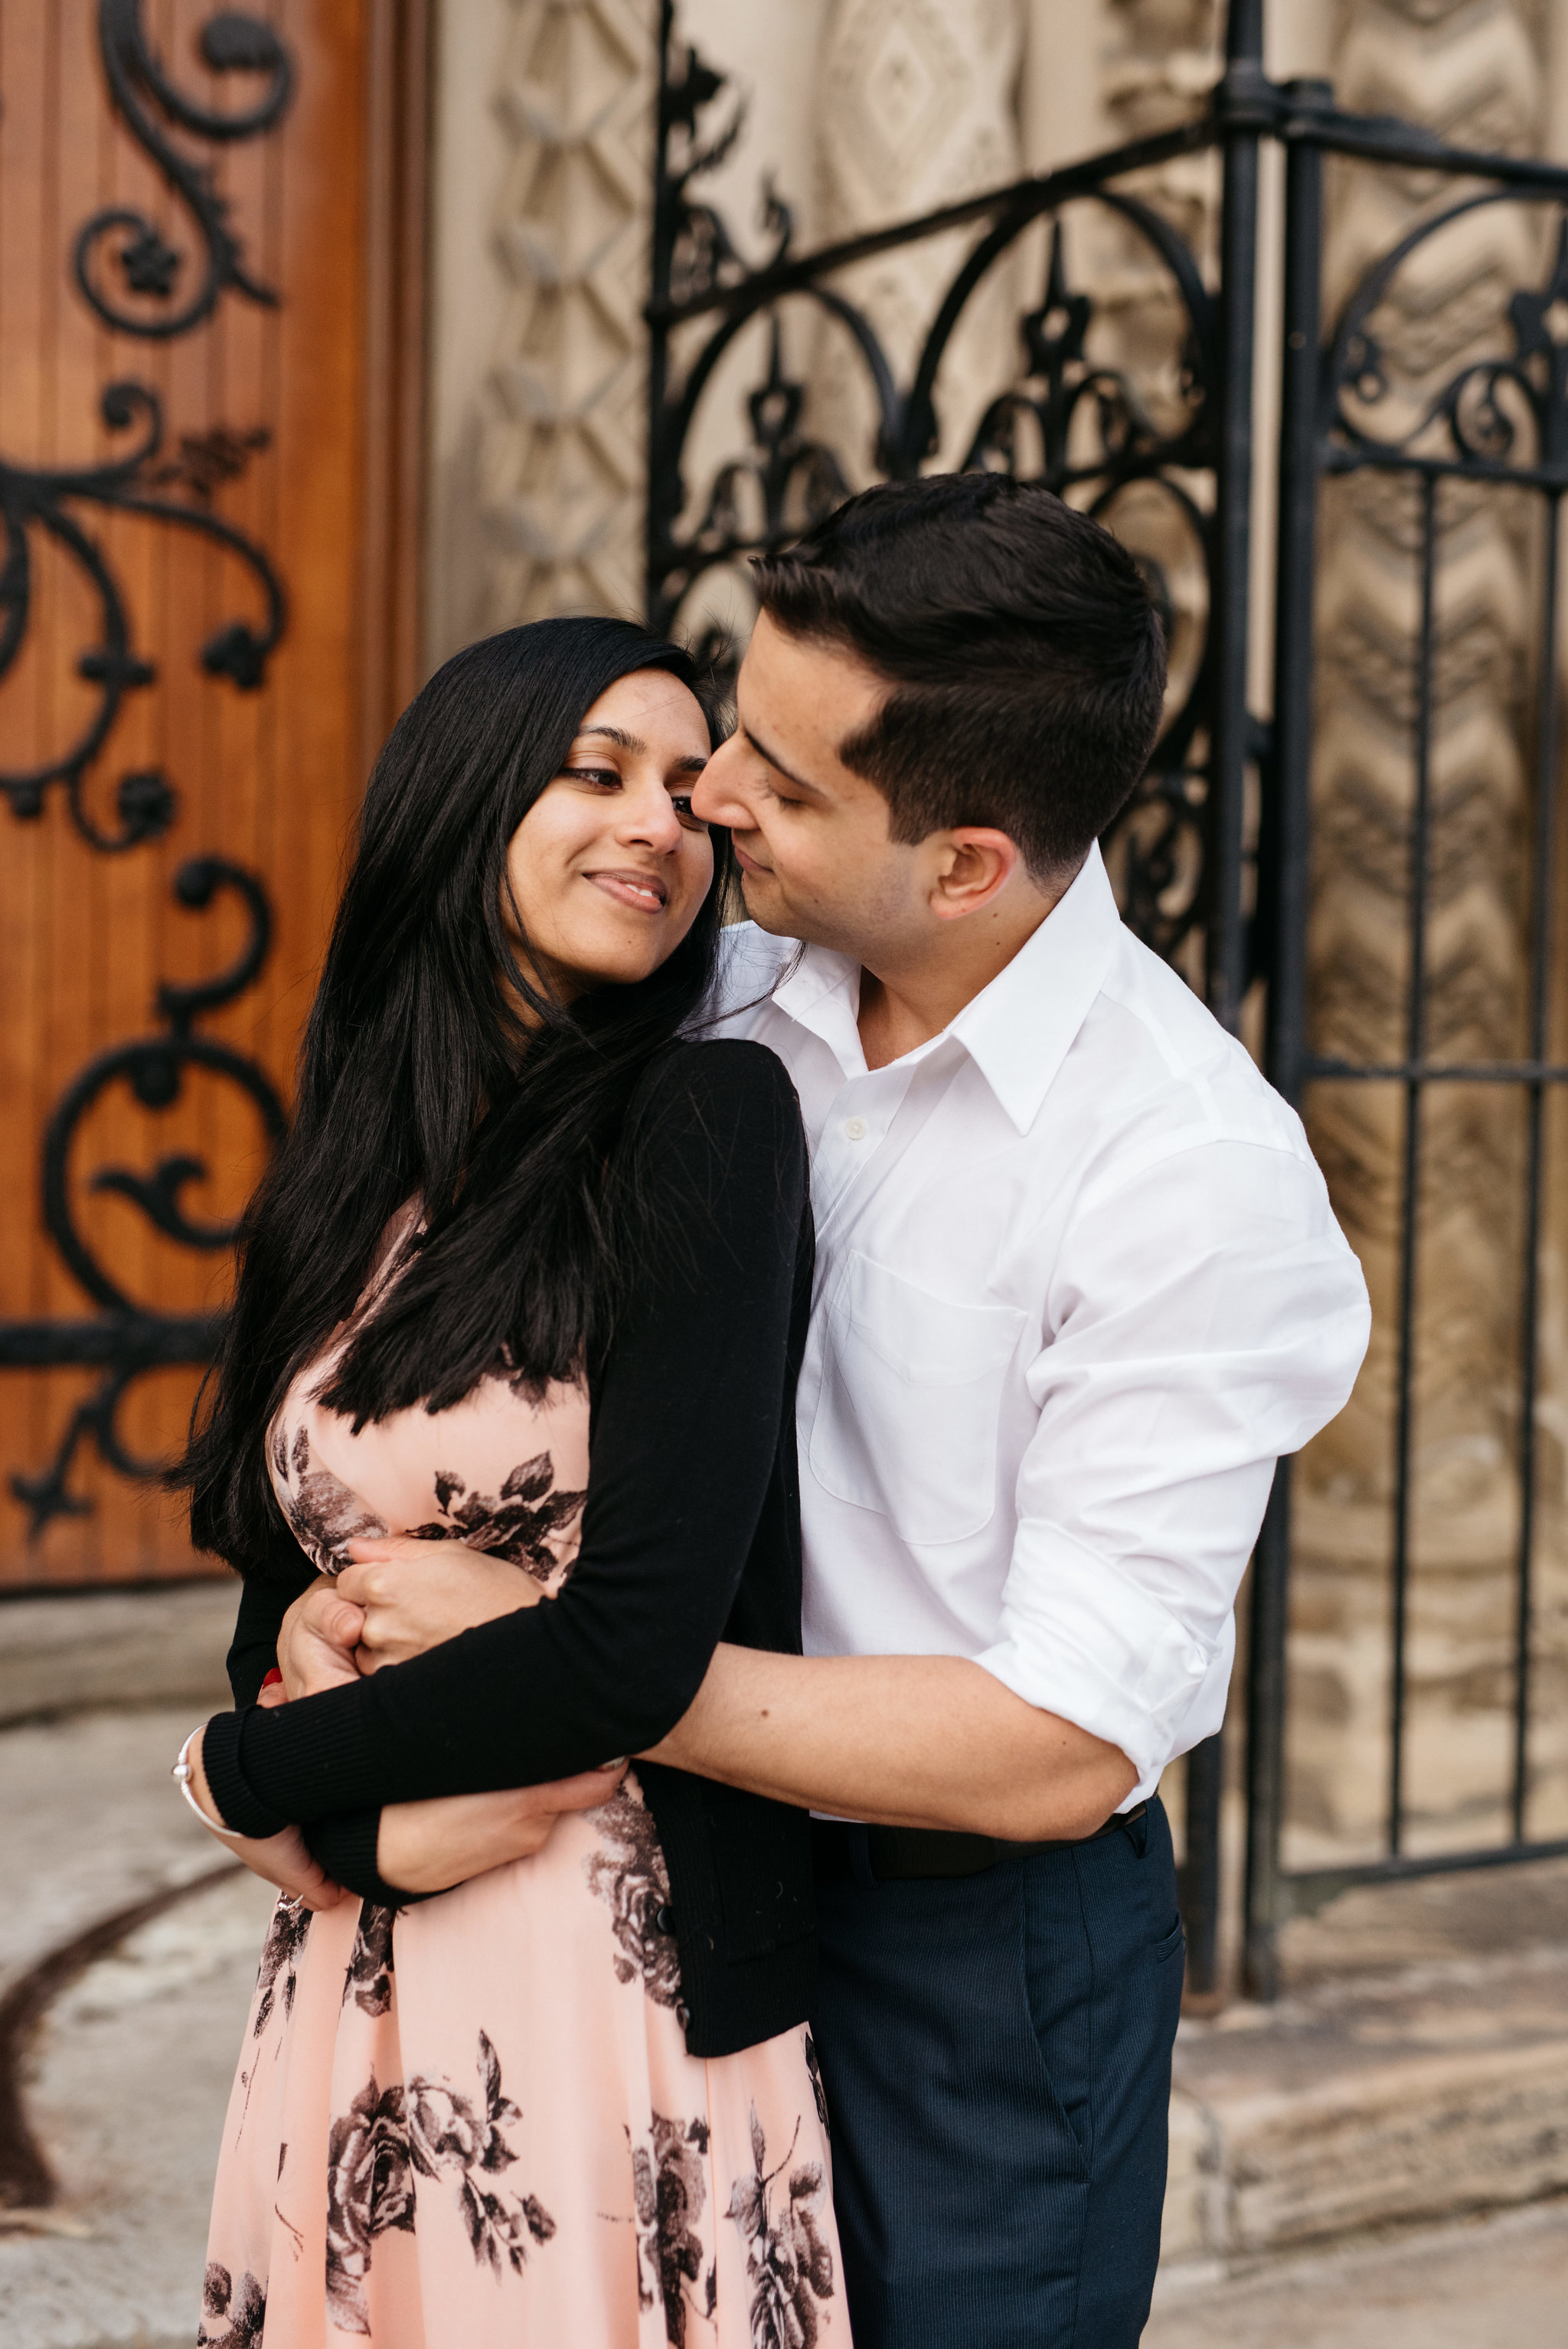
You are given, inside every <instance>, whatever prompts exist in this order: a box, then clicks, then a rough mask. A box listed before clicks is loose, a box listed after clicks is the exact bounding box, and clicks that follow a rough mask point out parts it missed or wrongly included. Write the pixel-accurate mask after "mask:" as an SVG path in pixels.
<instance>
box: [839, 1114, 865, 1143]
mask: <svg viewBox="0 0 1568 2349" xmlns="http://www.w3.org/2000/svg"><path fill="white" fill-rule="evenodd" d="M844 1132H845V1133H847V1134H848V1135H849V1137H850V1140H851V1142H863V1141H864V1140H865V1138H866V1122H865V1119H864V1118H863V1117H847V1118H845V1120H844Z"/></svg>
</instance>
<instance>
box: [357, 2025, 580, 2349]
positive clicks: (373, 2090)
mask: <svg viewBox="0 0 1568 2349" xmlns="http://www.w3.org/2000/svg"><path fill="white" fill-rule="evenodd" d="M479 2071H480V2087H481V2094H480V2098H479V2101H478V2104H477V2105H476V2104H475V2103H474V2102H473V2101H472V2100H470V2099H469V2097H467V2096H464V2095H459V2093H458V2091H457V2090H456V2089H455V2088H453V2087H452V2086H451V2085H450V2083H449V2082H447V2081H442V2080H427V2079H425V2078H423V2077H422V2076H420V2075H418V2074H417V2075H415V2077H414V2078H413V2079H411V2080H410V2081H409V2082H408V2083H407V2086H404V2085H401V2084H399V2085H394V2086H392V2087H389V2088H387V2089H383V2090H377V2085H376V2080H375V2076H374V2075H372V2076H371V2078H370V2079H369V2080H368V2081H367V2082H366V2085H365V2086H364V2087H363V2088H362V2089H361V2090H360V2092H359V2094H358V2095H356V2097H355V2099H354V2102H353V2103H352V2105H350V2106H349V2108H348V2111H347V2112H346V2114H345V2115H343V2116H341V2117H340V2118H339V2119H337V2120H335V2121H334V2122H333V2124H332V2132H331V2136H330V2137H329V2138H328V2141H327V2199H326V2297H327V2303H328V2306H329V2308H330V2310H331V2313H332V2319H333V2322H334V2323H335V2324H336V2325H337V2327H338V2328H339V2330H340V2331H342V2332H345V2333H360V2334H363V2335H365V2336H366V2337H368V2335H369V2332H370V2312H369V2306H368V2303H367V2302H366V2293H365V2285H366V2278H367V2277H368V2275H369V2273H370V2265H371V2260H372V2256H373V2254H374V2250H375V2245H376V2240H377V2237H378V2236H380V2235H384V2234H386V2233H387V2231H388V2230H390V2229H392V2228H395V2227H396V2228H399V2229H401V2230H403V2231H404V2232H406V2233H412V2232H413V2228H414V2203H415V2178H416V2177H420V2178H442V2177H447V2178H456V2179H457V2180H458V2202H459V2209H460V2211H461V2214H462V2218H463V2222H464V2225H465V2228H466V2230H467V2232H468V2238H469V2248H470V2250H471V2251H472V2252H473V2255H474V2258H475V2261H479V2262H483V2263H488V2264H489V2265H490V2267H491V2268H493V2269H494V2270H495V2271H497V2273H498V2274H499V2273H500V2272H501V2271H502V2270H503V2269H510V2270H511V2272H512V2273H513V2274H521V2271H522V2269H523V2266H524V2263H525V2261H526V2260H527V2256H528V2245H529V2243H530V2241H532V2242H534V2243H547V2242H549V2240H550V2239H551V2237H552V2235H553V2234H554V2232H555V2221H554V2220H553V2219H552V2217H551V2215H550V2213H549V2211H548V2210H546V2209H544V2207H543V2205H542V2203H541V2202H540V2201H539V2199H538V2198H537V2197H536V2196H535V2195H532V2194H528V2195H524V2196H522V2197H521V2198H516V2197H508V2196H503V2195H500V2194H498V2193H496V2192H494V2191H492V2189H490V2187H489V2186H487V2185H486V2184H485V2183H484V2180H485V2178H487V2177H494V2176H495V2175H496V2174H497V2173H498V2172H499V2171H500V2170H503V2169H507V2168H511V2164H512V2163H513V2162H514V2161H515V2160H516V2158H517V2156H516V2155H515V2154H514V2153H513V2151H512V2149H511V2147H510V2146H509V2145H508V2143H507V2141H506V2139H505V2137H503V2136H502V2135H501V2125H502V2123H503V2122H506V2121H515V2120H521V2117H522V2116H521V2112H520V2111H519V2109H518V2107H517V2106H516V2105H514V2104H513V2103H512V2101H511V2097H510V2096H508V2095H505V2094H504V2093H503V2090H502V2086H501V2076H500V2060H499V2058H498V2057H497V2054H496V2052H495V2049H494V2047H493V2046H492V2045H491V2044H490V2039H489V2037H488V2036H487V2034H486V2033H484V2032H482V2031H481V2032H480V2040H479Z"/></svg>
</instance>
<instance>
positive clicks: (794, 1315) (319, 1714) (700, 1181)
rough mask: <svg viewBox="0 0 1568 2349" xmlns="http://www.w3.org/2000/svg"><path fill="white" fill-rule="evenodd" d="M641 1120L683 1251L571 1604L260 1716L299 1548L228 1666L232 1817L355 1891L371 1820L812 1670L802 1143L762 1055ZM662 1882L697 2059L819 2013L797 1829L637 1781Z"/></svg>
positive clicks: (662, 1276) (631, 1308) (610, 1748)
mask: <svg viewBox="0 0 1568 2349" xmlns="http://www.w3.org/2000/svg"><path fill="white" fill-rule="evenodd" d="M634 1115H636V1116H638V1117H639V1118H642V1119H645V1121H646V1125H645V1143H644V1148H643V1152H642V1164H643V1170H644V1174H645V1179H646V1180H647V1181H648V1183H649V1184H650V1185H651V1186H652V1188H653V1191H654V1195H655V1198H656V1199H657V1201H658V1204H659V1210H660V1226H661V1228H667V1230H668V1232H669V1245H668V1247H660V1248H659V1249H658V1250H657V1251H656V1252H655V1253H656V1257H657V1260H656V1261H654V1262H650V1263H648V1264H646V1265H645V1266H643V1267H641V1268H639V1269H638V1273H637V1276H636V1278H634V1280H633V1281H632V1283H631V1284H630V1287H631V1292H632V1293H631V1296H630V1299H629V1301H628V1303H627V1306H626V1308H625V1309H624V1313H623V1316H622V1318H621V1320H620V1323H619V1325H618V1327H617V1330H616V1332H615V1335H614V1341H613V1343H612V1345H611V1347H610V1349H609V1351H608V1353H607V1356H606V1359H605V1361H604V1364H603V1370H602V1372H601V1374H600V1376H599V1377H597V1378H596V1379H595V1380H594V1381H593V1387H592V1418H591V1426H590V1439H589V1445H590V1468H589V1484H588V1497H587V1502H586V1504H585V1506H584V1511H583V1541H582V1548H581V1550H580V1552H579V1555H578V1558H577V1562H576V1566H575V1568H574V1569H573V1574H572V1576H571V1578H570V1579H569V1580H568V1582H567V1584H566V1586H565V1588H564V1589H563V1590H562V1593H561V1594H560V1596H559V1597H558V1598H556V1599H549V1600H545V1601H544V1602H542V1604H541V1605H539V1606H537V1607H533V1608H530V1609H524V1610H521V1611H520V1612H518V1613H516V1614H512V1615H507V1616H503V1617H502V1618H500V1619H499V1620H498V1621H496V1622H492V1623H486V1624H481V1625H480V1626H479V1627H478V1628H476V1629H475V1630H471V1631H465V1632H463V1633H462V1634H461V1635H460V1636H459V1638H457V1639H455V1640H449V1641H447V1642H446V1643H445V1644H444V1645H443V1646H441V1647H439V1648H436V1649H432V1650H431V1651H429V1652H428V1654H426V1655H423V1656H420V1657H418V1658H416V1659H415V1660H414V1661H412V1662H410V1663H407V1664H398V1665H394V1666H388V1667H387V1668H386V1669H384V1670H383V1671H379V1672H377V1673H376V1674H374V1675H373V1676H372V1677H371V1678H369V1679H366V1680H361V1681H359V1682H356V1683H355V1684H354V1685H353V1686H352V1687H345V1688H338V1689H331V1690H328V1691H326V1692H325V1693H324V1694H322V1695H320V1696H315V1697H306V1698H303V1699H301V1700H300V1701H299V1702H295V1703H294V1704H290V1705H285V1706H281V1707H278V1708H276V1709H275V1710H271V1711H262V1710H258V1709H256V1707H255V1703H254V1699H255V1695H256V1692H257V1690H258V1689H259V1687H260V1684H261V1681H262V1678H263V1674H264V1673H265V1671H267V1670H268V1669H269V1667H270V1666H271V1664H272V1662H273V1656H274V1651H275V1647H276V1640H277V1633H278V1627H279V1624H280V1623H281V1621H282V1619H283V1615H284V1611H285V1609H287V1608H288V1606H289V1605H290V1604H291V1603H292V1601H293V1599H294V1598H295V1597H296V1596H297V1594H298V1592H299V1591H300V1590H301V1589H303V1588H304V1585H305V1584H306V1582H308V1581H309V1580H310V1579H312V1578H313V1572H312V1568H311V1567H310V1566H309V1564H308V1562H307V1561H306V1560H305V1558H304V1555H303V1553H301V1552H300V1551H299V1550H298V1548H297V1546H296V1545H294V1543H293V1542H292V1540H288V1539H286V1538H282V1537H281V1538H280V1546H279V1558H278V1566H277V1569H276V1570H275V1571H273V1572H270V1573H264V1574H256V1575H254V1576H253V1577H252V1578H250V1579H248V1580H247V1582H246V1585H245V1589H244V1594H243V1596H242V1600H241V1605H240V1619H239V1625H238V1629H237V1632H236V1637H235V1641H234V1645H233V1648H232V1651H230V1657H229V1674H230V1679H231V1682H232V1686H233V1691H234V1697H235V1702H236V1704H237V1705H238V1706H240V1707H241V1708H242V1710H240V1711H238V1712H236V1713H220V1714H218V1715H217V1716H216V1718H215V1719H214V1720H213V1721H212V1722H211V1723H210V1724H209V1726H208V1729H207V1733H206V1737H205V1740H204V1744H203V1757H204V1762H205V1766H206V1770H207V1774H208V1778H209V1782H210V1784H211V1789H212V1794H213V1797H214V1800H215V1801H216V1802H217V1804H218V1806H219V1808H220V1809H221V1810H222V1814H223V1816H224V1817H225V1818H226V1819H227V1820H228V1822H229V1824H230V1826H232V1827H234V1828H236V1829H238V1830H239V1831H241V1832H242V1833H246V1834H251V1835H262V1834H267V1833H270V1832H274V1831H275V1830H276V1829H277V1827H279V1826H282V1825H283V1824H284V1822H287V1821H291V1820H292V1821H294V1822H297V1823H300V1824H302V1825H304V1826H305V1828H306V1832H307V1835H308V1837H309V1839H310V1841H311V1844H312V1847H313V1849H315V1851H316V1853H317V1856H318V1857H320V1858H321V1859H322V1860H323V1863H324V1865H325V1866H326V1867H327V1868H328V1869H329V1872H330V1873H332V1874H333V1875H334V1876H335V1877H336V1878H337V1879H338V1880H339V1881H340V1882H343V1883H346V1884H348V1885H349V1886H350V1888H351V1889H354V1890H356V1891H360V1892H363V1893H365V1894H366V1896H367V1897H369V1898H380V1899H387V1898H393V1899H396V1898H397V1896H396V1895H392V1894H389V1893H388V1889H387V1887H385V1886H384V1885H382V1884H381V1882H380V1879H379V1878H377V1874H376V1868H375V1851H376V1828H377V1815H378V1808H379V1806H380V1805H381V1804H383V1803H388V1802H407V1801H417V1800H419V1799H421V1798H423V1797H426V1796H429V1795H451V1794H470V1793H480V1792H483V1791H485V1790H487V1789H490V1788H495V1787H504V1786H521V1785H534V1784H537V1783H539V1782H541V1781H543V1780H546V1779H551V1778H559V1777H565V1776H569V1775H572V1774H573V1772H575V1771H579V1770H583V1769H587V1768H592V1767H593V1766H594V1765H595V1764H598V1763H601V1762H603V1761H605V1760H607V1759H608V1758H609V1757H610V1756H611V1755H613V1754H636V1753H639V1752H642V1751H644V1750H645V1748H647V1747H648V1746H651V1745H655V1744H657V1743H658V1741H659V1739H660V1738H661V1737H663V1736H664V1735H665V1733H666V1732H667V1731H668V1730H669V1729H671V1728H672V1727H673V1726H674V1724H675V1723H676V1721H678V1720H679V1718H680V1716H681V1714H682V1713H684V1712H685V1711H686V1707H687V1705H688V1704H689V1703H690V1702H691V1700H692V1698H693V1697H694V1696H695V1695H696V1691H697V1688H698V1686H699V1685H700V1683H701V1681H702V1678H703V1674H704V1673H705V1671H707V1665H708V1662H709V1660H710V1659H711V1657H712V1654H713V1651H714V1648H715V1646H716V1645H717V1642H718V1641H719V1640H721V1639H722V1640H731V1641H733V1642H735V1643H737V1644H738V1645H739V1646H742V1647H751V1648H763V1649H770V1650H772V1651H775V1652H777V1653H780V1654H798V1653H799V1647H800V1531H799V1489H798V1485H797V1475H796V1459H795V1415H794V1394H795V1381H796V1378H797V1375H798V1373H799V1366H800V1357H801V1353H802V1350H803V1349H804V1345H805V1338H806V1324H807V1319H808V1317H809V1314H810V1287H811V1256H812V1239H811V1220H810V1191H809V1181H808V1171H807V1161H806V1147H805V1139H804V1136H803V1134H802V1133H801V1129H800V1118H799V1107H798V1104H797V1102H796V1100H795V1095H794V1092H793V1090H792V1088H791V1086H790V1084H789V1079H788V1077H787V1076H786V1075H785V1073H784V1071H783V1068H782V1066H781V1065H780V1063H779V1061H777V1060H775V1058H774V1057H773V1055H772V1054H771V1053H770V1052H768V1051H766V1050H763V1048H762V1047H761V1046H759V1045H756V1044H749V1043H742V1042H734V1041H725V1042H712V1043H699V1044H682V1045H679V1046H676V1048H674V1049H673V1050H671V1051H669V1052H667V1053H665V1054H664V1055H662V1056H661V1058H660V1060H659V1061H657V1062H656V1063H655V1068H654V1070H653V1071H651V1072H650V1075H649V1077H648V1079H646V1080H645V1083H644V1086H643V1088H642V1091H641V1093H640V1095H639V1099H638V1102H637V1103H636V1104H635V1107H634ZM637 1767H638V1775H639V1777H640V1779H641V1781H642V1784H643V1786H644V1790H645V1795H646V1797H647V1801H648V1804H649V1806H650V1808H651V1809H652V1811H653V1814H654V1817H655V1822H656V1824H657V1826H658V1830H659V1837H660V1841H661V1843H662V1844H663V1847H664V1851H665V1859H666V1861H667V1863H668V1867H669V1875H670V1897H671V1904H672V1906H673V1908H674V1910H675V1916H674V1920H673V1930H674V1932H675V1935H676V1943H677V1946H678V1949H679V1952H680V1967H681V1981H682V1996H683V2000H684V2002H685V2008H686V2014H685V2016H684V2018H683V2019H684V2020H685V2023H686V2045H687V2048H688V2050H689V2051H690V2053H691V2054H694V2055H723V2054H731V2053H733V2052H734V2051H735V2050H736V2049H738V2048H740V2047H747V2046H751V2045H754V2044H757V2043H758V2042H759V2041H761V2040H764V2039H769V2038H772V2037H773V2036H774V2035H775V2034H776V2033H779V2032H781V2031H786V2030H788V2029H789V2028H790V2027H791V2026H792V2025H793V2024H795V2023H799V2022H801V2021H803V2020H804V2019H805V2017H806V2015H807V2013H808V2012H809V2010H810V2003H811V1998H812V1992H813V1989H814V1983H815V1963H816V1945H815V1916H814V1908H813V1902H812V1891H811V1859H810V1826H809V1823H808V1820H807V1818H806V1815H805V1814H804V1813H803V1812H801V1811H797V1810H791V1809H789V1808H788V1807H787V1806H784V1805H782V1804H779V1803H774V1802H769V1801H767V1800H765V1799H764V1798H763V1797H761V1796H760V1795H748V1794H742V1793H740V1792H738V1790H737V1789H735V1788H732V1787H728V1786H722V1785H717V1783H715V1782H712V1781H709V1780H707V1779H702V1778H696V1777H692V1776H690V1775H687V1774H686V1772H685V1771H680V1770H671V1769H665V1768H664V1767H662V1766H658V1765H655V1764H650V1763H642V1764H638V1765H637Z"/></svg>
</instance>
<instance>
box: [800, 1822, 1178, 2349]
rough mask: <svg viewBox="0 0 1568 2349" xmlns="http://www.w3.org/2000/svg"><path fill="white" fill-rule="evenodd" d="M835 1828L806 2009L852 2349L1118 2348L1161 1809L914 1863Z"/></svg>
mask: <svg viewBox="0 0 1568 2349" xmlns="http://www.w3.org/2000/svg"><path fill="white" fill-rule="evenodd" d="M837 1832H838V1835H839V1837H840V1838H841V1843H842V1842H843V1840H844V1839H845V1838H847V1839H848V1848H849V1849H850V1850H851V1853H855V1854H856V1855H857V1857H855V1859H854V1860H853V1862H852V1864H851V1870H850V1878H851V1880H848V1881H843V1880H838V1875H839V1874H841V1872H842V1871H838V1872H837V1873H836V1874H835V1878H834V1879H833V1880H825V1881H824V1880H820V1881H819V1884H818V1889H817V1899H818V1910H819V1919H820V1938H821V1985H820V1993H819V1998H818V2003H817V2010H816V2014H815V2017H814V2029H815V2033H816V2040H817V2047H818V2052H819V2054H820V2059H821V2066H822V2077H823V2082H824V2085H825V2086H826V2090H827V2096H828V2108H829V2113H830V2119H831V2124H832V2149H833V2196H834V2201H835V2204H836V2206H837V2209H838V2218H839V2230H840V2237H841V2242H842V2246H843V2259H844V2282H845V2288H846V2293H847V2298H848V2306H849V2315H850V2323H851V2329H852V2332H853V2335H854V2344H855V2349H1134V2344H1136V2343H1137V2341H1138V2339H1139V2336H1140V2333H1141V2332H1142V2330H1143V2326H1144V2323H1145V2322H1146V2321H1147V2318H1148V2314H1149V2303H1150V2292H1152V2289H1153V2283H1154V2271H1155V2267H1156V2264H1157V2262H1158V2260H1159V2256H1160V2219H1161V2205H1162V2202H1163V2199H1164V2193H1165V2161H1166V2135H1167V2126H1168V2112H1169V2106H1170V2099H1171V2045H1172V2043H1173V2041H1174V2038H1175V2035H1176V2023H1177V2017H1178V2013H1179V2011H1180V2006H1181V1971H1182V1938H1181V1925H1180V1923H1179V1921H1178V1919H1177V1913H1176V1878H1175V1869H1174V1867H1173V1865H1172V1860H1171V1833H1170V1828H1169V1826H1168V1824H1167V1821H1166V1817H1165V1814H1164V1811H1163V1809H1162V1808H1161V1805H1160V1804H1159V1802H1158V1801H1155V1802H1151V1803H1150V1805H1149V1806H1148V1809H1147V1810H1146V1812H1145V1813H1144V1816H1142V1818H1140V1819H1139V1820H1137V1821H1135V1822H1134V1823H1132V1824H1131V1825H1130V1826H1125V1827H1122V1828H1119V1829H1118V1830H1117V1831H1116V1832H1114V1833H1112V1834H1109V1835H1105V1836H1101V1837H1097V1838H1095V1839H1093V1840H1091V1841H1089V1842H1087V1843H1081V1844H1075V1845H1068V1846H1065V1847H1060V1848H1057V1849H1054V1850H1048V1851H1043V1852H1038V1853H1037V1854H1035V1855H1033V1856H1032V1857H1026V1858H1006V1859H1003V1860H1001V1861H999V1862H998V1864H997V1865H996V1866H995V1867H993V1868H987V1869H985V1872H984V1873H982V1874H978V1875H973V1876H965V1877H958V1878H939V1879H934V1880H933V1879H917V1880H913V1881H911V1880H899V1881H892V1882H879V1881H877V1880H876V1879H875V1878H874V1877H873V1875H872V1862H871V1858H870V1856H869V1846H868V1845H867V1842H866V1831H865V1830H864V1829H863V1828H861V1829H853V1828H851V1829H848V1830H838V1831H837ZM856 1838H858V1839H859V1841H858V1845H857V1842H856V1840H855V1839H856Z"/></svg>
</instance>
